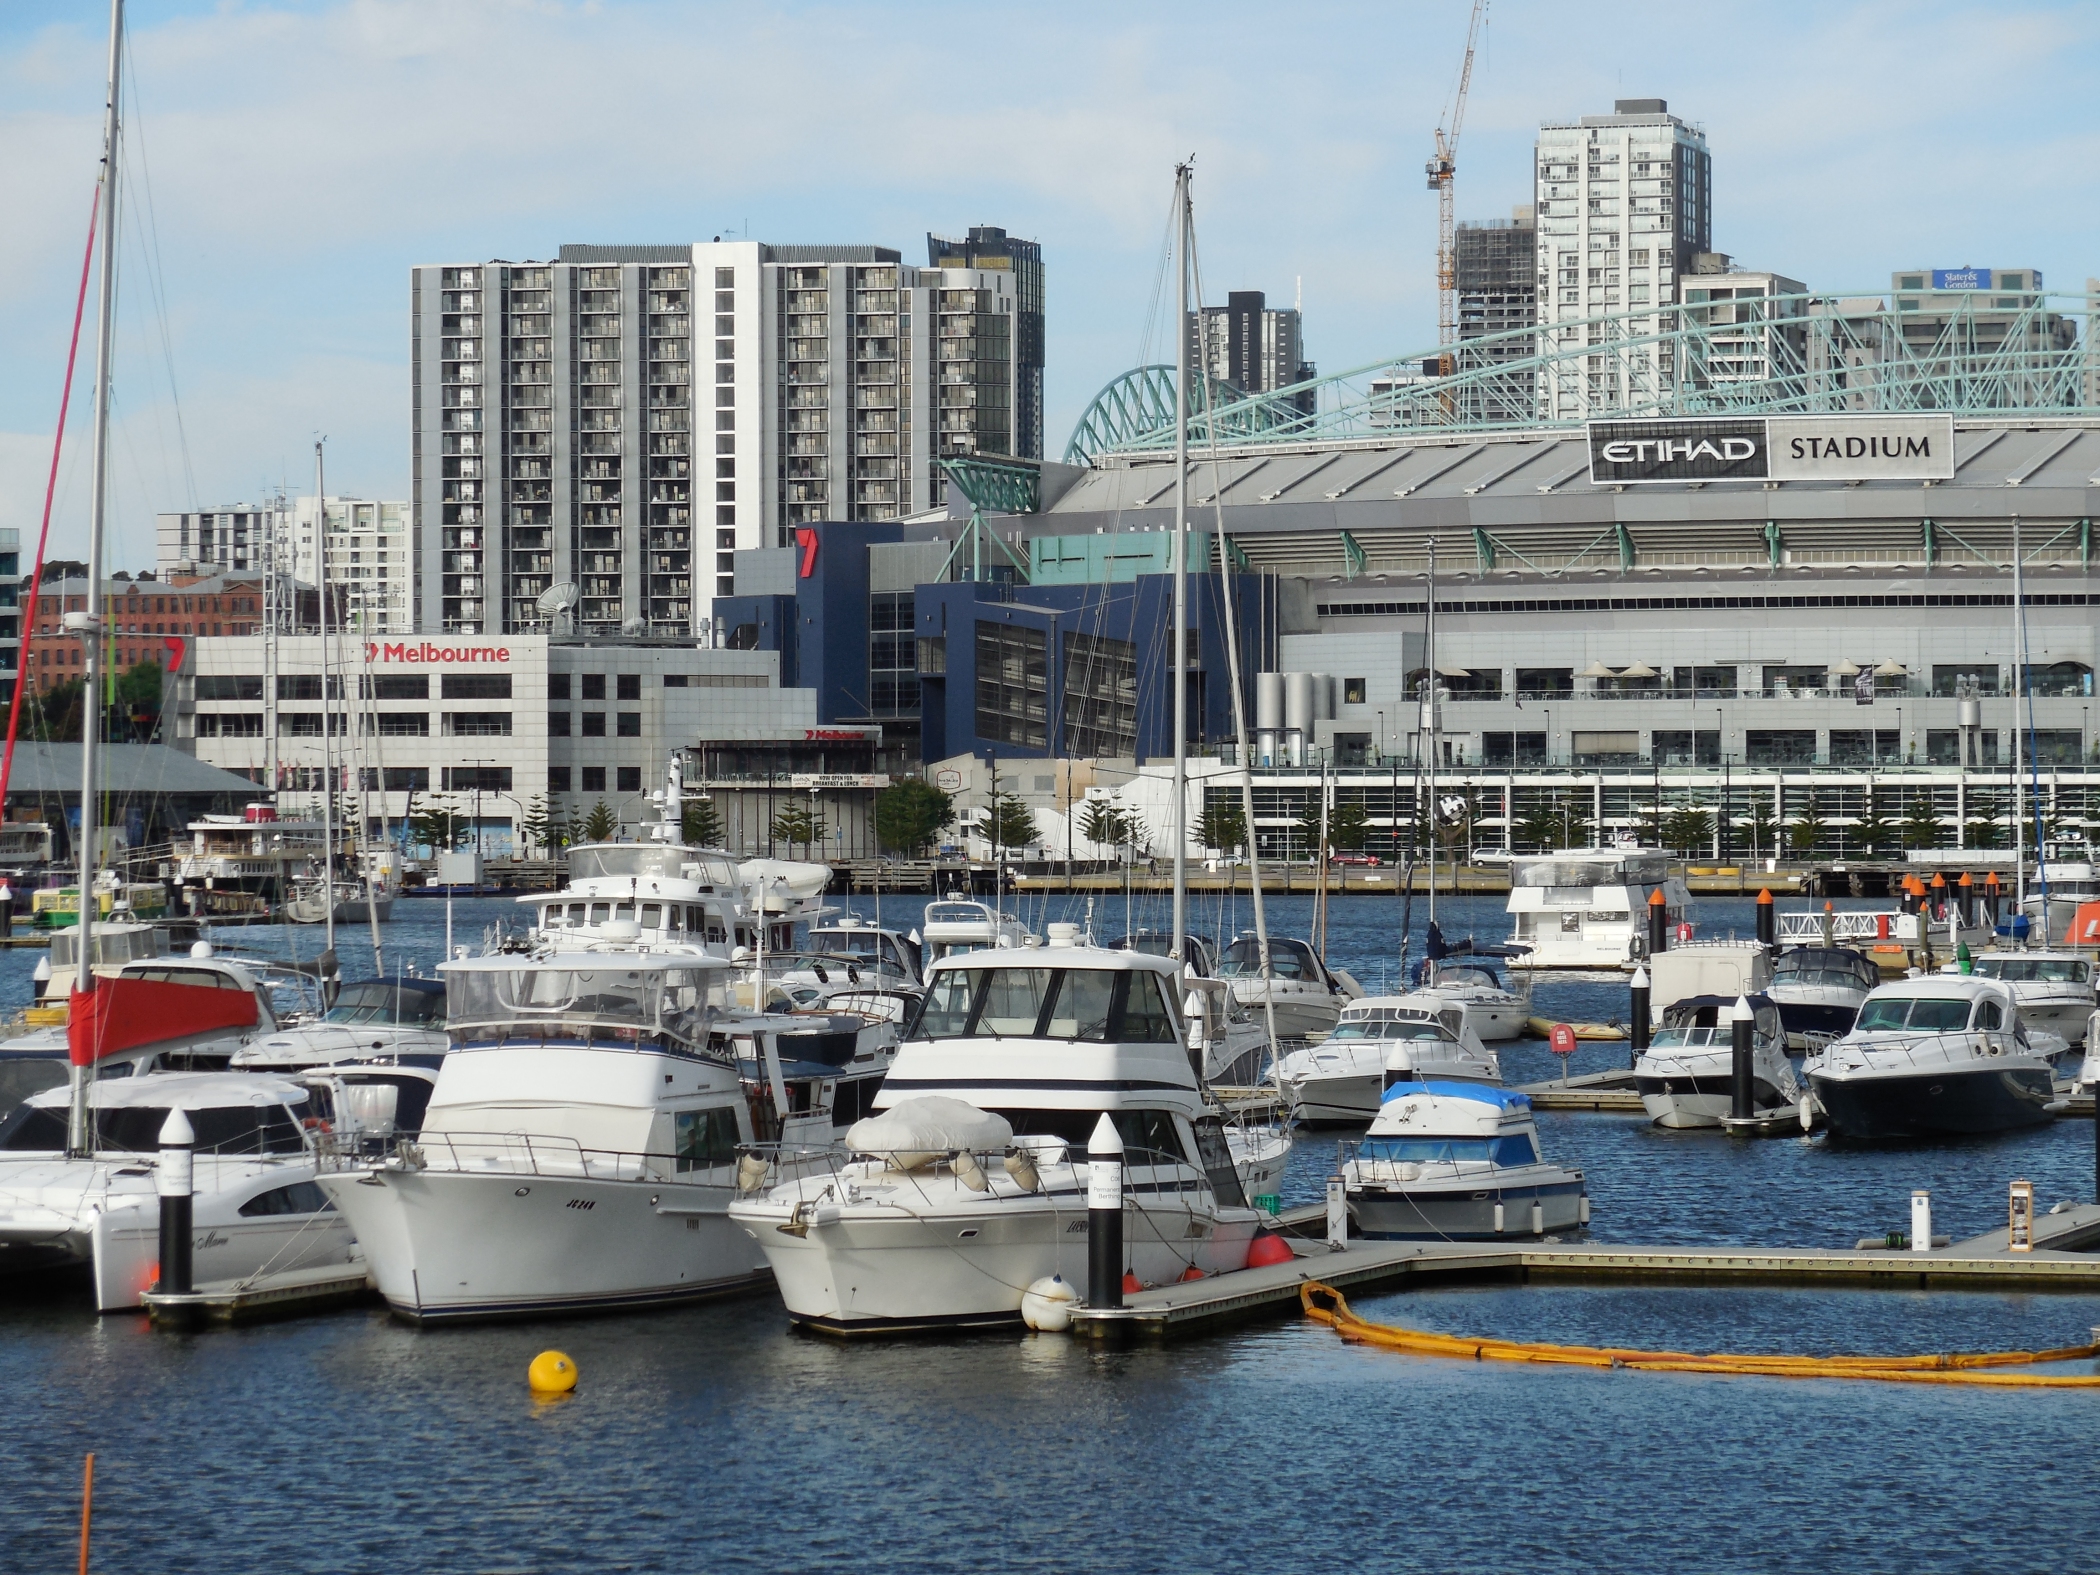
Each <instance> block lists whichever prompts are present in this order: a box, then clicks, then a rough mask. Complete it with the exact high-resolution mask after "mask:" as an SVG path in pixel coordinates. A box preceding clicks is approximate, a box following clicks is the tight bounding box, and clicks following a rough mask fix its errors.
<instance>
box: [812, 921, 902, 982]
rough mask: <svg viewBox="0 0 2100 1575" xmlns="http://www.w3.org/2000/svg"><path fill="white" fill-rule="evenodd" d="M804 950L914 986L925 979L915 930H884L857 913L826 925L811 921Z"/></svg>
mask: <svg viewBox="0 0 2100 1575" xmlns="http://www.w3.org/2000/svg"><path fill="white" fill-rule="evenodd" d="M806 934H807V949H808V950H810V951H813V952H821V953H823V954H824V955H826V956H830V957H851V958H853V959H854V960H855V961H856V962H859V963H861V964H863V965H864V966H865V965H867V964H873V965H874V966H875V968H876V970H877V971H878V972H880V973H883V974H886V975H887V974H894V975H897V976H899V977H901V978H904V979H908V980H910V981H911V982H912V983H913V984H917V983H919V982H920V980H921V979H922V978H923V977H924V967H925V947H924V946H923V945H922V944H921V943H920V940H919V933H918V931H916V930H913V931H910V932H908V933H907V932H903V931H899V930H887V929H884V928H883V927H882V926H881V925H879V924H877V923H875V922H874V921H873V920H871V919H864V918H862V917H861V916H860V915H859V914H856V913H845V914H840V915H839V916H838V917H837V918H835V919H833V920H832V921H831V922H830V923H828V924H819V923H816V922H814V921H812V922H811V923H810V925H809V928H808V930H807V932H806Z"/></svg>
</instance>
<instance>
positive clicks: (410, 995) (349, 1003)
mask: <svg viewBox="0 0 2100 1575" xmlns="http://www.w3.org/2000/svg"><path fill="white" fill-rule="evenodd" d="M325 1021H327V1022H331V1023H401V1024H405V1025H408V1026H410V1027H417V1028H442V1027H444V1026H445V992H444V990H443V988H442V987H440V988H437V989H432V988H431V987H430V986H429V985H428V984H419V985H417V986H416V987H415V988H410V987H409V986H407V985H405V984H400V983H396V982H389V981H388V980H385V979H364V980H361V981H359V982H358V983H356V984H346V985H344V986H343V989H342V993H341V994H339V995H338V996H337V997H336V998H335V1005H333V1006H331V1007H330V1008H329V1009H328V1015H327V1017H326V1019H325Z"/></svg>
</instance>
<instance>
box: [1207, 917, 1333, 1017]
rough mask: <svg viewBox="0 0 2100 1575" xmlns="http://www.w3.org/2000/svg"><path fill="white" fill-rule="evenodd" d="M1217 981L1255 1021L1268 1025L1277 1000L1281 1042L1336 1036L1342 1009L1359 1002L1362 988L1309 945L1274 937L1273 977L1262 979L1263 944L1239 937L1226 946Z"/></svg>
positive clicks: (1271, 951) (1271, 940)
mask: <svg viewBox="0 0 2100 1575" xmlns="http://www.w3.org/2000/svg"><path fill="white" fill-rule="evenodd" d="M1218 977H1219V978H1221V979H1224V980H1227V981H1229V982H1230V984H1231V985H1232V993H1233V996H1234V998H1235V999H1236V1000H1238V1001H1239V1003H1240V1005H1242V1006H1244V1007H1245V1008H1246V1009H1247V1012H1248V1014H1249V1015H1250V1016H1252V1017H1253V1018H1254V1020H1255V1021H1256V1022H1265V1021H1266V1019H1267V1017H1268V1014H1269V1012H1270V1010H1271V1007H1270V1002H1271V1001H1272V1000H1273V1002H1274V1011H1275V1016H1276V1037H1277V1038H1278V1039H1317V1038H1319V1037H1320V1036H1321V1035H1323V1034H1328V1033H1332V1032H1333V1031H1334V1025H1335V1023H1336V1022H1337V1021H1338V1020H1339V1019H1340V1017H1341V1015H1342V1009H1343V1008H1344V1007H1346V1006H1347V1005H1348V1004H1349V1003H1350V1002H1351V1001H1355V1000H1360V999H1361V998H1362V996H1363V993H1364V991H1363V986H1362V985H1360V984H1358V983H1357V982H1356V981H1355V980H1354V979H1353V978H1351V977H1350V976H1349V975H1348V974H1347V973H1345V972H1343V971H1342V970H1341V969H1339V968H1330V967H1328V966H1327V964H1326V963H1325V962H1324V961H1322V960H1321V957H1320V954H1319V953H1318V952H1317V951H1315V950H1313V948H1312V946H1311V944H1310V943H1308V942H1306V941H1298V940H1290V939H1287V938H1285V937H1283V936H1280V935H1272V936H1270V937H1269V977H1268V978H1266V979H1264V978H1263V977H1262V969H1261V941H1260V940H1259V938H1258V937H1256V936H1253V935H1240V936H1237V937H1235V938H1234V940H1233V941H1232V944H1231V945H1229V946H1227V947H1226V948H1225V955H1224V956H1223V957H1222V958H1220V959H1219V962H1218Z"/></svg>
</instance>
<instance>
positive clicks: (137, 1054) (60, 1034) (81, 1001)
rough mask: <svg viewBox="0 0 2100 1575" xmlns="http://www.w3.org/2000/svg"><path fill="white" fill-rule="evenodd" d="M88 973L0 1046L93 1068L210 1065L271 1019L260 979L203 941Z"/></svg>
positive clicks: (115, 1073) (112, 1073)
mask: <svg viewBox="0 0 2100 1575" xmlns="http://www.w3.org/2000/svg"><path fill="white" fill-rule="evenodd" d="M95 980H96V982H95V988H94V990H93V991H92V992H89V993H85V994H83V993H81V992H80V991H78V990H77V989H76V990H74V991H73V992H72V993H71V994H70V995H69V996H68V997H67V1000H66V1007H65V1020H64V1021H63V1022H57V1023H45V1024H42V1025H40V1026H38V1027H35V1028H32V1029H30V1030H29V1031H28V1032H26V1033H23V1034H19V1035H17V1036H15V1037H14V1038H12V1039H9V1040H7V1041H5V1042H4V1043H0V1055H4V1056H7V1057H9V1058H12V1059H15V1060H24V1061H26V1060H33V1059H36V1058H39V1057H41V1058H45V1059H48V1060H50V1061H52V1062H53V1063H55V1064H58V1065H63V1064H64V1063H66V1062H67V1061H68V1060H69V1059H70V1060H71V1061H73V1062H75V1063H76V1064H79V1065H88V1064H90V1063H93V1064H95V1065H96V1066H97V1067H98V1073H97V1075H98V1076H101V1077H127V1076H130V1075H131V1074H133V1073H134V1072H149V1071H183V1072H210V1071H219V1070H222V1069H224V1067H225V1066H226V1064H227V1062H228V1061H229V1060H230V1059H231V1058H232V1056H233V1054H234V1052H235V1051H236V1050H238V1049H240V1047H241V1046H243V1045H245V1044H247V1043H248V1042H249V1041H250V1040H252V1039H254V1038H256V1037H258V1036H259V1035H264V1034H269V1033H273V1032H275V1031H276V1029H277V1025H278V1018H277V1015H276V1012H275V1009H274V1007H273V1006H272V1003H271V994H270V990H269V988H268V986H267V985H266V984H264V983H262V982H261V981H259V980H258V979H257V977H256V974H255V972H254V970H252V969H251V968H250V967H249V966H248V965H247V964H246V963H243V962H238V961H236V960H234V959H233V958H230V957H221V956H218V955H217V954H216V953H214V951H213V950H212V948H211V945H210V944H209V943H208V942H203V941H200V942H198V943H197V944H196V945H195V946H193V947H191V948H190V955H189V956H187V957H166V956H156V957H147V958H143V959H141V960H138V961H135V962H128V963H125V964H123V965H122V966H121V967H119V968H116V969H114V970H113V971H111V972H109V973H106V974H105V973H104V972H103V971H102V969H101V968H100V967H99V966H98V967H97V968H96V969H95Z"/></svg>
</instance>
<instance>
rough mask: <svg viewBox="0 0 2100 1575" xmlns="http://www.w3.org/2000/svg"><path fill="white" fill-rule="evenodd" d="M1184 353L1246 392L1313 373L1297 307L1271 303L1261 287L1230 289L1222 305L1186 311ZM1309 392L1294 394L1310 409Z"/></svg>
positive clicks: (1261, 390) (1278, 385)
mask: <svg viewBox="0 0 2100 1575" xmlns="http://www.w3.org/2000/svg"><path fill="white" fill-rule="evenodd" d="M1188 333H1189V358H1190V360H1192V361H1193V362H1194V363H1195V364H1196V365H1197V366H1200V367H1202V368H1203V369H1204V370H1205V371H1206V372H1208V373H1209V374H1210V375H1211V376H1212V377H1214V378H1216V379H1218V381H1220V382H1223V383H1230V384H1231V385H1232V386H1233V387H1234V388H1237V389H1239V390H1240V391H1241V392H1243V393H1248V394H1266V393H1269V392H1271V391H1273V390H1275V389H1279V388H1288V387H1289V386H1290V385H1291V384H1293V383H1303V382H1305V381H1307V380H1308V379H1310V378H1312V377H1314V376H1316V375H1317V374H1316V372H1315V369H1314V367H1313V364H1312V362H1310V361H1309V360H1307V359H1306V357H1305V323H1304V318H1303V315H1302V314H1301V313H1300V312H1299V311H1298V309H1297V308H1296V307H1271V306H1270V305H1269V304H1268V297H1267V296H1266V295H1265V294H1264V293H1263V292H1262V291H1260V290H1233V291H1231V292H1230V293H1228V294H1227V295H1226V297H1225V304H1224V305H1223V306H1206V307H1202V308H1201V309H1199V310H1197V311H1194V312H1191V313H1189V327H1188ZM1313 397H1314V396H1313V395H1312V393H1311V392H1309V391H1308V392H1307V393H1305V394H1302V395H1300V396H1299V398H1298V401H1297V403H1298V406H1299V408H1300V409H1301V410H1303V411H1304V413H1305V414H1307V415H1311V414H1312V413H1313Z"/></svg>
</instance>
